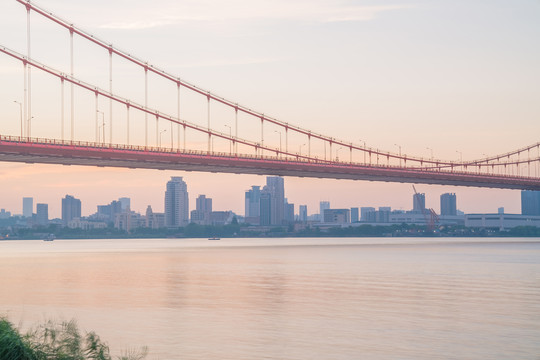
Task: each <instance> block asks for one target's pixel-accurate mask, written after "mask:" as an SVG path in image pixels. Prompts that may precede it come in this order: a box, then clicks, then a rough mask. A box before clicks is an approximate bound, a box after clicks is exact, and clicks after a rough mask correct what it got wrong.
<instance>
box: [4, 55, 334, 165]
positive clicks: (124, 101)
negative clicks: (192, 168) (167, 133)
mask: <svg viewBox="0 0 540 360" xmlns="http://www.w3.org/2000/svg"><path fill="white" fill-rule="evenodd" d="M0 52H3V53H4V54H6V55H9V56H11V57H13V58H15V59H17V60H20V61H22V62H26V63H27V64H30V65H32V66H33V67H35V68H36V69H39V70H42V71H45V72H47V73H49V74H51V75H54V76H56V77H58V78H60V79H63V80H64V81H67V82H69V83H71V84H74V85H76V86H79V87H81V88H83V89H85V90H88V91H90V92H92V93H95V94H98V95H100V96H103V97H106V98H108V99H111V100H114V101H116V102H119V103H121V104H123V105H125V106H129V107H130V108H133V109H137V110H139V111H142V112H144V113H146V114H151V115H154V116H156V117H157V118H162V119H164V120H167V121H171V122H174V123H176V124H179V125H182V126H184V127H188V128H190V129H193V130H196V131H199V132H203V133H206V134H209V135H212V136H217V137H219V138H222V139H225V140H228V141H236V142H237V143H240V144H242V145H246V146H250V147H252V148H254V149H263V150H266V151H269V152H271V153H276V154H282V155H287V156H290V157H292V158H296V159H303V160H304V161H309V162H317V163H332V162H331V161H325V160H321V159H316V158H310V157H308V156H303V155H300V154H293V153H288V152H284V151H281V150H279V149H274V148H271V147H267V146H262V145H261V144H258V143H256V142H254V141H251V140H247V139H241V138H235V137H232V136H228V135H227V134H225V133H222V132H219V131H215V130H209V129H207V128H205V127H203V126H199V125H196V124H194V123H190V122H188V121H186V120H182V119H176V118H174V117H172V116H170V115H168V114H165V113H162V112H159V111H157V110H153V109H149V108H147V107H145V106H143V105H140V104H137V103H135V102H132V101H130V100H128V99H125V98H122V97H119V96H116V95H113V94H111V93H109V92H107V91H105V90H103V89H100V88H98V87H96V86H93V85H90V84H88V83H86V82H84V81H81V80H78V79H76V78H75V77H72V76H67V75H65V74H63V73H62V72H60V71H59V70H55V69H52V68H50V67H48V66H46V65H44V64H41V63H39V62H37V61H35V60H32V61H29V60H28V59H27V58H26V57H25V56H24V55H22V54H19V53H17V52H16V51H13V50H10V49H8V48H6V47H4V46H0Z"/></svg>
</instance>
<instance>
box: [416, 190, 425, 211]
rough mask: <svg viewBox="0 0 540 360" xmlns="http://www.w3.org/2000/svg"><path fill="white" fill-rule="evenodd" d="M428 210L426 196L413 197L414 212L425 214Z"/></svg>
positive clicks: (417, 195) (422, 194)
mask: <svg viewBox="0 0 540 360" xmlns="http://www.w3.org/2000/svg"><path fill="white" fill-rule="evenodd" d="M425 209H426V194H424V193H421V194H420V193H418V194H414V195H413V211H416V212H424V210H425Z"/></svg>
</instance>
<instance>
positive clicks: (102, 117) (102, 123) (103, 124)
mask: <svg viewBox="0 0 540 360" xmlns="http://www.w3.org/2000/svg"><path fill="white" fill-rule="evenodd" d="M97 112H98V115H99V114H101V126H100V127H99V129H100V130H101V128H103V143H105V114H104V113H103V111H99V110H98V111H97ZM98 142H100V140H99V131H98Z"/></svg>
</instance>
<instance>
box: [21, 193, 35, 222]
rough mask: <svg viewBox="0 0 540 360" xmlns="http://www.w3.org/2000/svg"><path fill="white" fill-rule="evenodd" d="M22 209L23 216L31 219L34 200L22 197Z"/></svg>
mask: <svg viewBox="0 0 540 360" xmlns="http://www.w3.org/2000/svg"><path fill="white" fill-rule="evenodd" d="M22 207H23V216H24V217H27V218H28V217H32V214H33V213H34V198H31V197H23V199H22Z"/></svg>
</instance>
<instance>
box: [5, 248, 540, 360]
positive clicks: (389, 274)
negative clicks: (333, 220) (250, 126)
mask: <svg viewBox="0 0 540 360" xmlns="http://www.w3.org/2000/svg"><path fill="white" fill-rule="evenodd" d="M0 314H4V315H5V314H7V315H8V316H9V318H10V320H11V321H13V322H15V323H16V324H22V326H23V327H25V328H26V327H28V326H31V325H34V324H36V323H37V322H42V321H43V320H44V319H50V318H54V319H68V320H69V319H71V318H75V319H77V320H78V322H79V325H80V327H81V328H83V329H86V330H88V331H91V330H94V331H96V332H97V333H98V334H99V335H100V336H101V337H102V338H103V339H105V340H107V341H108V342H109V344H110V346H111V349H112V351H113V352H114V353H116V354H118V353H119V351H120V350H122V349H126V348H133V347H136V346H139V345H148V346H149V348H150V356H149V358H150V359H157V358H159V359H162V360H166V359H234V360H244V359H246V360H247V359H540V239H532V240H530V239H529V240H527V239H481V240H477V239H457V240H456V239H222V240H221V241H208V240H206V239H188V240H185V239H182V240H179V239H174V240H173V239H166V240H165V239H160V240H56V241H53V242H43V241H0Z"/></svg>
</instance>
